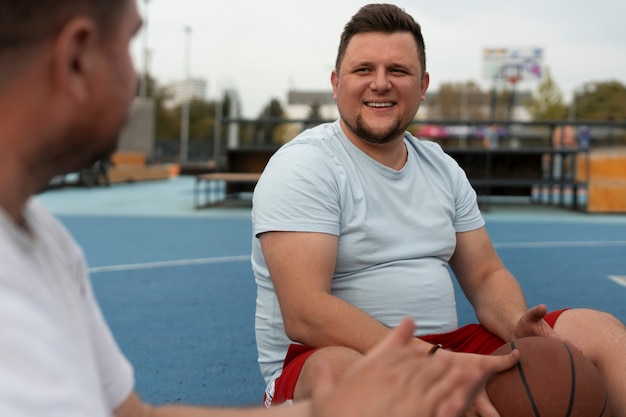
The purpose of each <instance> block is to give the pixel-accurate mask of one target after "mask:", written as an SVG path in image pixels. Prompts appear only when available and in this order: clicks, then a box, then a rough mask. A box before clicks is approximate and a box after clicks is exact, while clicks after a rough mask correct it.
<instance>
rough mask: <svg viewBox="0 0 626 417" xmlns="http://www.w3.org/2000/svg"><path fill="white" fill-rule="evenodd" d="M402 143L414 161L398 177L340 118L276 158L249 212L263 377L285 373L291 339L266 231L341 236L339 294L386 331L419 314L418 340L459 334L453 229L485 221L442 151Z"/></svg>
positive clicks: (335, 287)
mask: <svg viewBox="0 0 626 417" xmlns="http://www.w3.org/2000/svg"><path fill="white" fill-rule="evenodd" d="M404 142H405V144H406V147H407V150H408V159H407V163H406V165H405V166H404V167H403V168H402V169H401V170H399V171H396V170H393V169H391V168H389V167H386V166H384V165H382V164H380V163H378V162H376V161H375V160H373V159H371V158H370V157H369V156H367V155H366V154H364V153H363V152H362V151H360V150H359V149H358V148H357V147H356V146H355V145H354V144H352V143H351V142H350V141H349V139H348V138H347V137H346V136H345V134H344V133H343V131H342V129H341V127H340V124H339V122H338V121H337V122H334V123H328V124H323V125H320V126H318V127H315V128H313V129H309V130H307V131H305V132H303V133H302V134H300V135H299V136H298V137H297V138H295V139H294V140H292V141H291V142H289V143H287V144H286V145H284V146H283V147H281V149H279V150H278V151H277V152H276V153H275V154H274V156H273V157H272V158H271V160H270V161H269V163H268V165H267V167H266V168H265V171H264V172H263V175H262V176H261V178H260V180H259V182H258V184H257V187H256V189H255V191H254V196H253V209H252V221H253V229H254V230H253V232H254V236H253V242H252V267H253V270H254V274H255V280H256V283H257V287H258V291H257V306H256V325H255V327H256V338H257V348H258V353H259V364H260V367H261V371H262V373H263V376H264V378H265V379H266V381H271V380H272V379H273V378H275V377H277V376H278V375H279V374H280V371H281V368H282V362H283V360H284V358H285V354H286V352H287V348H288V346H289V344H290V343H292V342H291V341H290V340H289V339H288V338H287V336H286V334H285V331H284V327H283V320H282V316H281V312H280V308H279V305H278V301H277V299H276V294H275V292H274V288H273V285H272V282H271V278H270V276H269V273H268V270H267V266H266V264H265V260H264V258H263V253H262V251H261V246H260V243H259V239H258V235H259V234H261V233H264V232H268V231H300V232H318V233H329V234H333V235H337V236H339V248H338V252H337V262H336V269H335V274H334V277H333V282H332V285H331V288H332V293H333V294H334V295H335V296H337V297H339V298H341V299H343V300H345V301H347V302H349V303H351V304H353V305H355V306H357V307H359V308H360V309H361V310H363V311H365V312H366V313H368V314H369V315H371V316H372V317H374V318H376V319H377V320H379V321H380V322H381V323H383V324H385V325H387V326H391V327H393V326H396V325H397V324H398V323H399V322H400V320H401V319H402V318H403V317H405V316H407V315H409V316H412V317H413V318H414V320H415V323H416V325H417V332H418V333H417V334H416V335H424V334H433V333H442V332H448V331H452V330H454V329H456V328H457V315H456V303H455V299H454V289H453V285H452V280H451V277H450V273H449V271H448V267H447V262H448V261H449V259H450V257H451V256H452V254H453V253H454V249H455V246H456V232H465V231H470V230H475V229H477V228H480V227H482V226H483V225H484V221H483V218H482V216H481V214H480V211H479V209H478V205H477V204H476V193H475V192H474V190H473V189H472V188H471V186H470V184H469V181H468V180H467V176H466V175H465V173H464V171H463V170H462V169H461V168H460V167H459V166H458V164H457V163H456V162H455V161H454V160H453V159H452V158H451V157H449V156H448V155H447V154H445V153H444V152H443V150H442V149H441V147H440V146H439V145H437V144H435V143H433V142H427V141H421V140H418V139H416V138H414V137H413V136H411V135H409V134H408V133H407V134H405V140H404Z"/></svg>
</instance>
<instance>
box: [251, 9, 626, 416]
mask: <svg viewBox="0 0 626 417" xmlns="http://www.w3.org/2000/svg"><path fill="white" fill-rule="evenodd" d="M425 68H426V59H425V55H424V40H423V37H422V34H421V30H420V27H419V25H418V24H417V23H416V22H415V21H414V20H413V18H412V17H411V16H409V15H407V14H406V13H405V12H404V11H403V10H401V9H399V8H397V7H396V6H393V5H388V4H372V5H368V6H365V7H363V8H362V9H361V10H359V12H358V13H357V14H356V15H355V16H353V18H352V19H351V21H350V22H348V24H347V25H346V27H345V29H344V32H343V34H342V37H341V41H340V45H339V51H338V55H337V61H336V66H335V70H334V71H333V72H332V75H331V83H332V87H333V93H334V97H335V100H336V102H337V106H338V109H339V114H340V118H339V120H338V121H336V122H335V123H330V124H324V125H321V126H318V127H316V128H313V129H310V130H307V131H305V132H303V133H302V134H301V135H299V136H298V137H297V138H295V139H294V140H293V141H292V142H290V143H288V144H286V145H285V146H283V147H282V148H281V149H280V150H279V151H278V152H277V153H276V154H275V155H274V156H273V157H272V159H271V160H270V162H269V163H268V165H267V167H266V169H265V172H264V173H263V175H262V177H261V179H260V181H259V183H258V185H257V187H256V189H255V193H254V197H253V198H254V200H253V212H252V216H253V218H252V220H253V228H254V236H253V249H252V266H253V269H254V273H255V279H256V282H257V287H258V296H257V310H256V336H257V345H258V351H259V364H260V367H261V371H262V373H263V376H264V377H265V379H266V382H267V388H266V391H265V402H266V404H268V405H270V404H278V403H282V402H285V401H291V400H298V399H301V398H307V397H308V396H309V395H310V392H311V387H312V380H313V377H314V375H315V374H316V369H318V365H319V363H321V362H323V363H327V364H331V365H332V368H333V370H334V372H335V374H336V377H338V378H339V377H341V376H342V375H343V374H344V370H346V369H348V367H349V366H350V365H351V364H352V363H353V362H354V361H355V360H357V359H358V358H359V357H360V356H361V355H363V354H365V353H366V352H368V351H369V350H370V349H371V347H372V346H374V345H375V343H377V342H378V341H380V340H381V339H382V338H383V337H384V336H385V335H386V334H387V333H388V332H389V331H390V328H392V327H394V326H396V325H397V324H398V323H399V322H400V321H401V319H402V318H403V317H405V316H410V317H411V318H412V319H413V321H414V322H415V324H416V328H417V330H416V333H415V336H417V337H416V338H415V339H414V340H413V342H414V346H415V349H416V351H418V352H421V353H422V354H423V355H424V356H426V355H427V354H428V353H431V354H432V353H435V352H436V355H444V356H450V357H451V358H453V359H452V361H453V366H457V367H459V368H461V367H471V366H473V364H475V361H477V360H480V358H484V354H489V353H491V352H493V351H494V350H495V349H496V348H497V347H499V346H501V345H502V344H503V343H504V342H505V341H509V340H512V339H515V338H518V337H523V336H530V335H544V336H556V335H560V336H561V337H564V338H566V339H568V340H571V341H573V342H575V343H576V344H577V345H578V347H580V348H581V349H582V350H583V352H585V354H586V355H587V356H588V357H589V358H590V359H591V360H592V361H593V362H594V363H595V364H596V365H598V367H599V369H600V371H601V372H602V373H603V375H604V377H605V380H606V382H607V385H608V387H609V393H610V395H611V397H612V398H611V401H612V406H613V411H614V413H613V414H614V415H621V416H624V415H626V399H625V398H626V395H624V394H626V382H625V381H626V380H624V379H623V378H622V377H621V376H620V375H623V374H624V373H625V372H626V362H624V361H623V360H622V359H623V357H625V356H626V331H625V330H624V326H623V325H622V324H621V323H620V322H619V321H618V320H616V319H615V318H613V317H612V316H609V315H607V314H605V313H600V312H596V311H590V310H575V309H572V310H563V311H555V312H550V313H548V312H547V310H546V307H545V306H543V305H540V306H537V307H533V308H530V309H529V308H528V306H527V305H526V301H525V298H524V295H523V293H522V291H521V289H520V286H519V284H518V283H517V281H516V279H515V278H514V277H513V276H512V275H511V274H510V273H509V272H508V271H507V269H506V268H505V267H504V265H503V264H502V262H501V261H500V259H499V258H498V256H497V254H496V252H495V250H494V248H493V245H492V243H491V241H490V239H489V236H488V234H487V232H486V230H485V227H484V221H483V219H482V217H481V215H480V212H479V210H478V207H477V204H476V195H475V193H474V191H473V190H472V188H471V186H470V184H469V182H468V180H467V178H466V175H465V174H464V172H463V171H462V170H461V169H460V168H459V166H458V165H457V164H456V162H454V161H453V160H452V159H451V158H450V157H448V156H447V155H446V154H445V153H444V152H443V151H442V150H441V148H440V147H439V146H437V145H436V144H433V143H430V142H425V141H420V140H418V139H416V138H415V137H412V136H411V135H409V134H407V133H406V129H407V127H408V126H409V124H410V123H411V122H412V120H413V118H414V117H415V114H416V112H417V109H418V108H419V104H420V102H421V101H423V100H424V97H425V94H426V90H427V89H428V84H429V75H428V73H427V72H426V71H425ZM448 266H450V267H451V268H452V270H453V271H454V275H455V277H456V279H457V280H458V282H459V283H460V285H461V288H463V290H464V293H465V295H466V296H467V297H468V299H469V301H470V302H471V303H472V305H473V307H474V309H475V312H476V315H477V317H478V319H479V324H475V325H469V326H464V327H462V328H458V326H457V318H456V309H455V300H454V293H453V286H452V278H451V276H450V273H449V272H448ZM591 335H593V336H591ZM590 336H591V337H590ZM441 346H443V348H444V349H439V348H440V347H441ZM473 408H474V411H475V412H476V414H477V415H490V414H493V413H495V410H494V409H493V406H492V405H491V404H490V402H489V400H488V398H487V396H486V394H485V393H484V391H483V392H482V393H481V395H480V396H479V397H478V399H477V400H476V401H475V402H474V405H473Z"/></svg>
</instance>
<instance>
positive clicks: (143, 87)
mask: <svg viewBox="0 0 626 417" xmlns="http://www.w3.org/2000/svg"><path fill="white" fill-rule="evenodd" d="M143 2H144V4H145V7H144V18H143V69H142V74H141V77H140V78H139V97H141V98H147V97H148V59H149V55H150V52H149V50H148V5H149V4H150V0H143Z"/></svg>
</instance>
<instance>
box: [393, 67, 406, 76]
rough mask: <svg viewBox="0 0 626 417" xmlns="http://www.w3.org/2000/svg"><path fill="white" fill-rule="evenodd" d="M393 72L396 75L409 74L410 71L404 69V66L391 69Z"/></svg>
mask: <svg viewBox="0 0 626 417" xmlns="http://www.w3.org/2000/svg"><path fill="white" fill-rule="evenodd" d="M390 72H391V73H392V74H394V75H406V74H408V71H406V70H404V69H402V68H393V69H391V71H390Z"/></svg>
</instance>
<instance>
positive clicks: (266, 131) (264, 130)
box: [254, 98, 285, 145]
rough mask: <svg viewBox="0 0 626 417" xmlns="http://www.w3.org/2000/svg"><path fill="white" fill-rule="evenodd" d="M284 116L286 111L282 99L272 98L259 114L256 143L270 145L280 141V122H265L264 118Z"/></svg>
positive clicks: (255, 136)
mask: <svg viewBox="0 0 626 417" xmlns="http://www.w3.org/2000/svg"><path fill="white" fill-rule="evenodd" d="M284 117H285V112H284V111H283V107H282V106H281V104H280V101H278V99H276V98H273V99H271V100H270V102H269V104H267V105H266V106H265V108H264V109H263V111H262V112H261V114H260V116H259V122H260V123H259V124H258V125H257V127H256V132H255V135H254V143H255V144H257V145H270V144H273V143H275V142H278V141H279V140H280V139H281V138H280V137H279V134H280V129H278V127H279V124H280V123H278V122H276V121H268V120H266V121H265V122H264V121H263V119H281V118H284Z"/></svg>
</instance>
